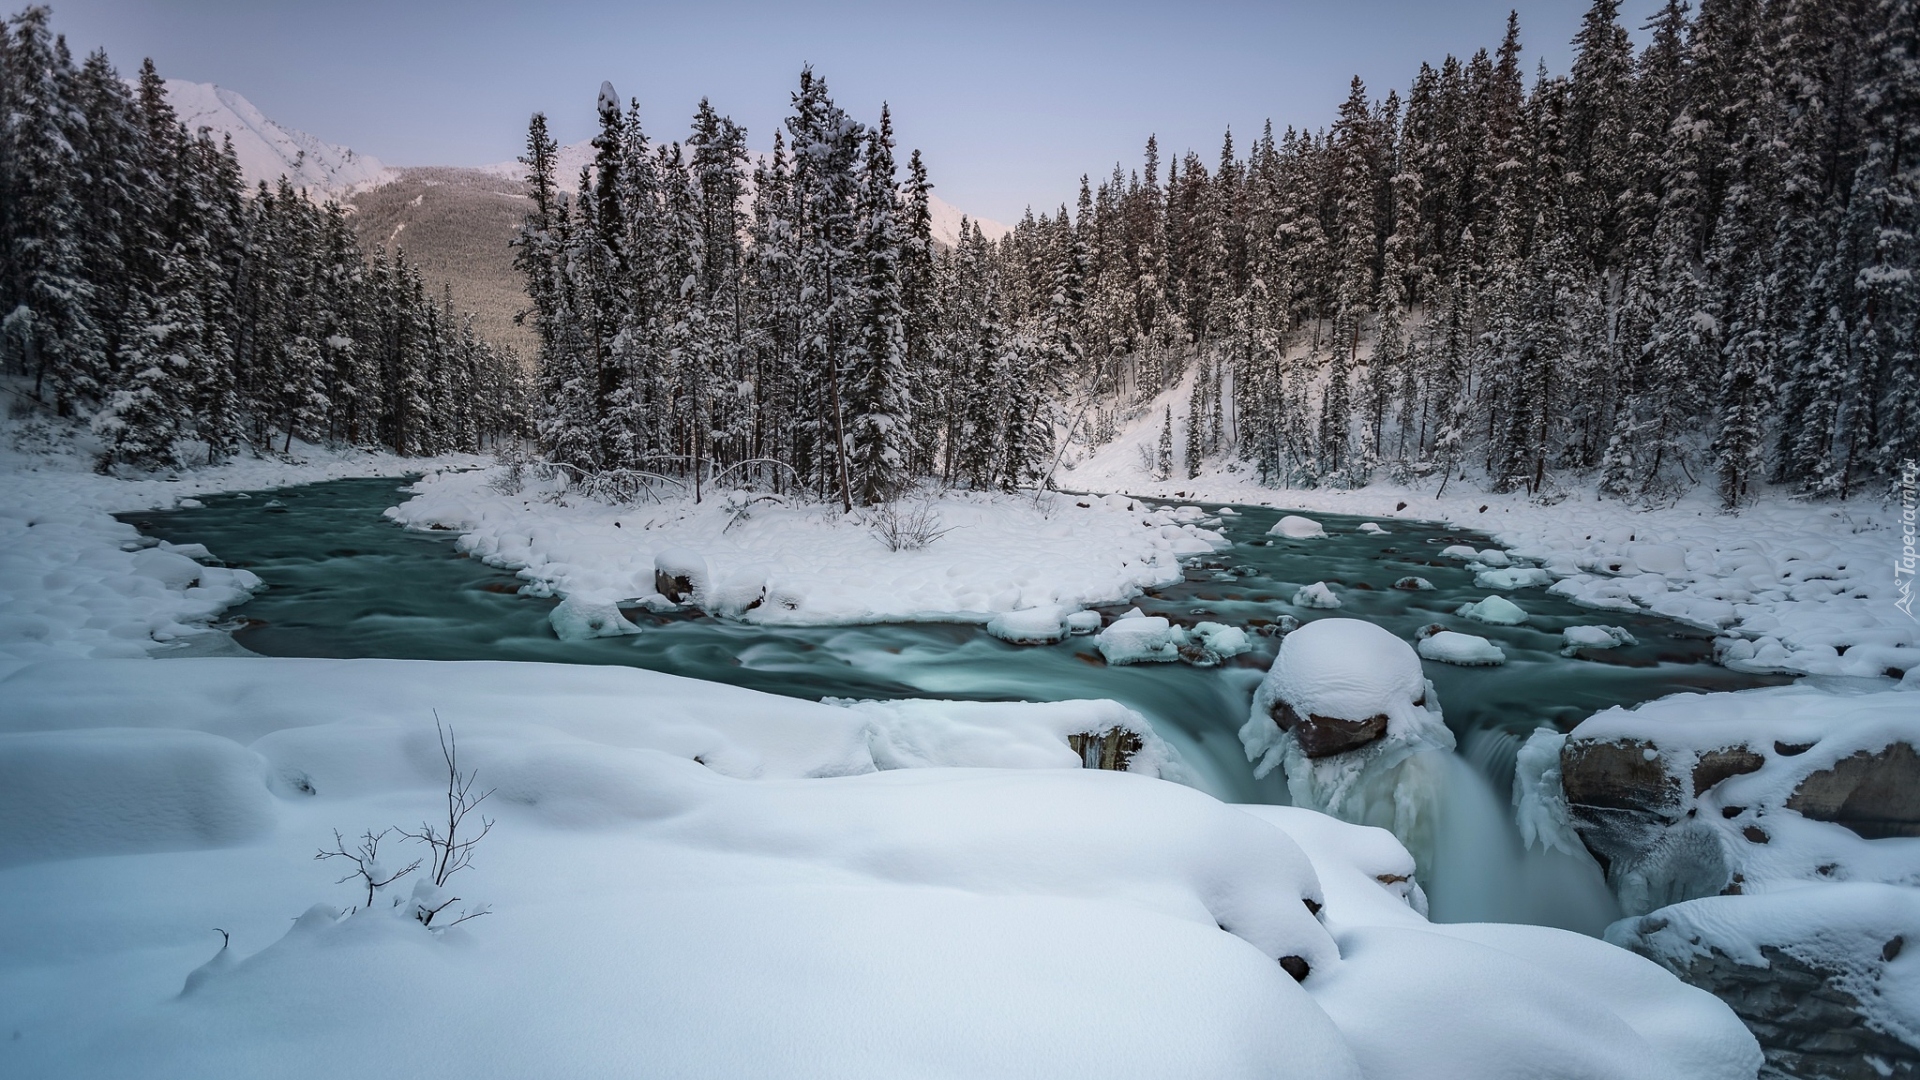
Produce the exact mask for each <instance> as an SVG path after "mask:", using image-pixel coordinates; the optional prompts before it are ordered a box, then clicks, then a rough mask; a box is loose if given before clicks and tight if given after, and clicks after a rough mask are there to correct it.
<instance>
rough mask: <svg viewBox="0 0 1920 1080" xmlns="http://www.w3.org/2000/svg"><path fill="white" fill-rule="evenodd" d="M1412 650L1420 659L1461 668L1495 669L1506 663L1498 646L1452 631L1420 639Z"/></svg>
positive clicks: (1485, 640)
mask: <svg viewBox="0 0 1920 1080" xmlns="http://www.w3.org/2000/svg"><path fill="white" fill-rule="evenodd" d="M1414 648H1415V649H1416V650H1418V651H1419V653H1420V656H1421V658H1422V659H1426V660H1438V661H1440V662H1441V663H1443V664H1459V665H1461V666H1462V667H1495V666H1498V665H1500V664H1504V663H1506V662H1507V654H1506V653H1504V652H1501V651H1500V646H1498V645H1495V644H1494V643H1493V642H1491V641H1488V640H1487V639H1486V638H1483V637H1480V636H1478V635H1475V634H1461V633H1456V632H1454V631H1452V630H1442V631H1440V632H1439V633H1437V634H1434V635H1433V636H1432V637H1427V638H1422V639H1421V640H1420V641H1419V643H1418V644H1416V645H1415V646H1414Z"/></svg>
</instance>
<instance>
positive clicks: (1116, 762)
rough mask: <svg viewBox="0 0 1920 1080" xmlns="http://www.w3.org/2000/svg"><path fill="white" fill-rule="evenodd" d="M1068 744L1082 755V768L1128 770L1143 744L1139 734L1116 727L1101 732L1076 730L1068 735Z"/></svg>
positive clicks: (1114, 770) (1110, 770)
mask: <svg viewBox="0 0 1920 1080" xmlns="http://www.w3.org/2000/svg"><path fill="white" fill-rule="evenodd" d="M1067 745H1068V746H1071V747H1073V752H1074V753H1076V754H1079V755H1080V765H1081V767H1082V768H1086V769H1105V770H1107V771H1109V772H1126V771H1127V766H1128V765H1130V764H1132V762H1133V755H1135V754H1137V753H1139V752H1140V747H1141V745H1142V744H1141V741H1140V736H1139V735H1137V734H1135V733H1134V732H1131V731H1128V730H1126V729H1125V728H1117V727H1114V728H1108V729H1107V730H1105V731H1101V732H1091V731H1080V732H1075V733H1074V734H1072V735H1069V736H1067Z"/></svg>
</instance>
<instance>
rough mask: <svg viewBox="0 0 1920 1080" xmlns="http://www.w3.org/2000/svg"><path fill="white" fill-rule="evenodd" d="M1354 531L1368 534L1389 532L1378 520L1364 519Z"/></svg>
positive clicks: (1380, 534) (1375, 534)
mask: <svg viewBox="0 0 1920 1080" xmlns="http://www.w3.org/2000/svg"><path fill="white" fill-rule="evenodd" d="M1354 531H1355V532H1363V533H1366V534H1367V535H1368V536H1386V535H1387V532H1388V530H1386V529H1385V528H1382V527H1381V525H1380V523H1379V522H1377V521H1363V522H1361V523H1360V524H1359V525H1357V526H1355V527H1354Z"/></svg>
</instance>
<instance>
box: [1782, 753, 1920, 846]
mask: <svg viewBox="0 0 1920 1080" xmlns="http://www.w3.org/2000/svg"><path fill="white" fill-rule="evenodd" d="M1787 809H1789V810H1798V811H1799V812H1800V813H1801V814H1803V815H1805V816H1807V817H1810V818H1813V819H1814V820H1816V821H1831V822H1833V823H1835V824H1837V825H1845V826H1846V827H1847V828H1849V829H1852V830H1853V831H1854V832H1857V833H1859V834H1860V835H1861V836H1864V837H1866V838H1867V839H1869V840H1881V839H1885V838H1887V837H1890V836H1920V755H1916V754H1915V753H1914V749H1913V747H1912V745H1910V744H1908V743H1903V742H1896V743H1889V744H1888V745H1887V746H1886V747H1884V748H1882V749H1881V750H1880V751H1879V752H1877V753H1868V752H1867V751H1865V750H1862V751H1860V752H1858V753H1856V754H1854V755H1852V756H1850V757H1844V758H1841V759H1840V760H1839V761H1837V762H1835V763H1834V766H1833V768H1831V769H1822V770H1821V771H1819V772H1816V773H1813V774H1811V775H1810V776H1808V777H1807V778H1806V779H1805V780H1802V781H1801V782H1800V786H1799V787H1798V788H1797V789H1795V790H1794V793H1793V795H1792V797H1791V798H1789V799H1788V800H1787Z"/></svg>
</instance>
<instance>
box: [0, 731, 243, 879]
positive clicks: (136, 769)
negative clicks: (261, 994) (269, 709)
mask: <svg viewBox="0 0 1920 1080" xmlns="http://www.w3.org/2000/svg"><path fill="white" fill-rule="evenodd" d="M137 701H138V699H137V698H129V699H123V701H122V707H123V708H134V707H136V704H137ZM266 776H267V772H266V762H265V761H263V760H262V759H261V758H260V756H259V755H257V754H254V753H250V752H249V751H247V750H246V749H245V748H243V747H241V746H240V745H238V744H237V743H234V742H233V741H232V740H229V739H223V738H219V737H217V736H213V735H206V734H202V733H200V732H197V731H172V730H141V729H133V728H92V729H83V730H78V731H34V732H23V733H8V734H0V866H6V865H11V864H13V863H19V862H28V861H32V860H35V859H50V858H66V859H71V858H81V857H85V856H93V855H121V854H131V853H137V852H154V851H176V850H181V849H187V848H205V847H223V846H226V845H229V844H238V843H243V842H245V841H248V840H251V839H254V838H256V837H258V836H260V835H261V834H263V833H265V832H267V831H268V830H270V829H271V827H272V824H273V819H274V814H273V806H272V803H273V798H272V796H270V795H269V794H268V793H267V781H266Z"/></svg>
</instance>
